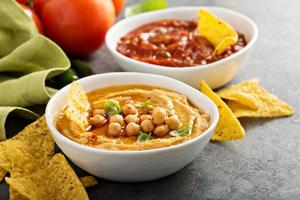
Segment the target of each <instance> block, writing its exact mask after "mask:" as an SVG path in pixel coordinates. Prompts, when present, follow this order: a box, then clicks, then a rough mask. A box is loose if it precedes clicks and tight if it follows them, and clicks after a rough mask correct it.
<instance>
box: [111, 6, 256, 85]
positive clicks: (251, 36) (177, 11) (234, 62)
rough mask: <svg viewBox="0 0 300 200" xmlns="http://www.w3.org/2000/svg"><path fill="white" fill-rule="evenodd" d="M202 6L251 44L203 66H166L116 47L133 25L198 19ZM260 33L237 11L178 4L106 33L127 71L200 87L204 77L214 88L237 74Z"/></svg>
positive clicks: (118, 61)
mask: <svg viewBox="0 0 300 200" xmlns="http://www.w3.org/2000/svg"><path fill="white" fill-rule="evenodd" d="M199 8H205V9H208V10H210V11H211V12H213V13H214V14H215V15H216V16H218V17H220V18H221V19H223V20H225V21H226V22H228V23H229V24H230V25H231V26H232V27H233V28H234V29H235V30H237V31H238V32H240V33H243V34H244V35H245V38H246V40H247V42H248V45H247V46H246V47H245V48H243V49H242V50H241V51H239V52H237V53H235V54H233V55H231V56H229V57H227V58H224V59H221V60H219V61H217V62H214V63H210V64H208V65H204V66H194V67H185V68H184V67H176V68H174V67H163V66H157V65H153V64H149V63H145V62H141V61H137V60H134V59H132V58H129V57H126V56H124V55H123V54H121V53H119V52H118V51H117V50H116V46H117V43H118V41H119V39H120V38H121V37H122V36H124V35H126V34H127V33H128V32H130V31H132V30H133V29H135V28H137V27H139V26H141V25H144V24H147V23H150V22H153V21H157V20H161V19H170V18H172V19H186V20H191V19H197V17H198V16H197V11H198V10H199ZM257 36H258V29H257V26H256V25H255V23H254V22H253V21H252V20H251V19H249V18H248V17H246V16H245V15H242V14H240V13H238V12H235V11H232V10H229V9H225V8H218V7H176V8H170V9H165V10H160V11H155V12H149V13H144V14H139V15H136V16H133V17H129V18H127V19H124V20H121V21H120V22H118V23H116V24H115V25H114V26H113V27H112V28H111V29H110V30H109V31H108V32H107V35H106V46H107V47H108V49H109V51H110V52H111V53H112V55H113V57H114V59H115V60H116V62H117V63H118V64H119V65H120V67H121V68H122V69H123V70H125V71H132V72H145V73H153V74H160V75H165V76H169V77H172V78H175V79H177V80H181V81H183V82H185V83H187V84H189V85H191V86H193V87H195V88H198V86H199V82H200V80H205V81H206V82H207V83H208V85H209V86H210V87H212V88H217V87H220V86H222V85H224V84H226V83H227V82H229V81H230V80H232V79H233V78H234V76H235V75H236V74H237V73H238V71H239V70H240V68H241V67H242V66H243V65H244V63H245V61H246V60H247V59H248V57H249V55H250V53H251V51H252V49H253V46H254V43H255V42H256V39H257Z"/></svg>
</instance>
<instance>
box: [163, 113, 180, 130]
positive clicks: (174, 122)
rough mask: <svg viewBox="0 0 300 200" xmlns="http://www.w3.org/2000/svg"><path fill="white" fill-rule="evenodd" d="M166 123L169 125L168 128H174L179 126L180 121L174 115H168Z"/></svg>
mask: <svg viewBox="0 0 300 200" xmlns="http://www.w3.org/2000/svg"><path fill="white" fill-rule="evenodd" d="M166 124H167V125H168V126H169V128H170V129H172V130H176V129H178V128H179V126H180V121H179V119H178V117H177V116H176V115H174V116H171V117H168V118H167V119H166Z"/></svg>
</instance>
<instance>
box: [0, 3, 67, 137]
mask: <svg viewBox="0 0 300 200" xmlns="http://www.w3.org/2000/svg"><path fill="white" fill-rule="evenodd" d="M0 44H1V48H0V140H4V139H6V136H5V121H6V118H7V116H8V115H9V114H10V113H12V112H13V114H14V115H13V116H15V115H16V116H18V117H23V118H24V117H25V118H29V119H34V118H36V117H38V115H37V114H36V113H34V112H33V111H30V110H29V109H28V107H30V106H34V105H39V104H45V103H47V101H48V100H49V98H50V97H51V96H52V95H53V94H54V93H55V90H54V89H53V88H50V87H47V86H46V85H45V81H46V79H48V78H51V77H53V76H56V75H58V74H61V73H62V72H64V71H65V70H67V69H68V68H69V67H70V62H69V60H68V58H67V56H66V55H65V54H64V52H63V51H62V50H61V49H60V48H59V47H58V46H57V45H56V44H55V43H54V42H52V41H51V40H49V39H47V38H46V37H44V36H42V35H40V34H38V31H37V29H36V27H35V24H34V22H33V21H32V20H31V19H30V18H29V17H28V16H27V15H26V14H25V13H24V12H23V11H22V9H21V8H20V6H19V5H18V4H17V3H16V2H15V1H14V0H0Z"/></svg>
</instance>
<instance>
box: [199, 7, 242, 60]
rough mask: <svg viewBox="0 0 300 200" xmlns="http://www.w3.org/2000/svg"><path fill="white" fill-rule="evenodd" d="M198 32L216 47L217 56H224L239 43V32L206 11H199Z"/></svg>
mask: <svg viewBox="0 0 300 200" xmlns="http://www.w3.org/2000/svg"><path fill="white" fill-rule="evenodd" d="M198 31H199V33H200V35H201V36H202V37H205V38H206V39H207V40H208V41H209V42H210V43H212V44H213V45H214V47H215V52H214V53H216V54H222V53H223V52H224V51H226V50H227V48H228V47H230V46H231V45H234V44H236V43H237V41H238V34H237V32H236V31H235V30H234V29H233V28H232V27H231V26H230V25H229V24H228V23H226V22H225V21H223V20H221V19H219V18H217V17H216V16H214V15H213V14H212V13H211V12H209V11H208V10H205V9H200V10H199V19H198Z"/></svg>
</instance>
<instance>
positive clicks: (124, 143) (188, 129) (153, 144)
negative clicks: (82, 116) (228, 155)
mask: <svg viewBox="0 0 300 200" xmlns="http://www.w3.org/2000/svg"><path fill="white" fill-rule="evenodd" d="M87 99H88V102H89V104H90V109H88V117H87V122H88V126H87V128H86V129H85V130H84V131H82V130H81V129H79V127H78V126H76V124H74V123H73V121H72V120H70V118H69V117H68V116H67V115H65V114H64V112H63V110H62V111H61V113H60V114H59V115H58V117H57V120H56V123H57V129H58V130H59V131H60V132H61V133H62V134H63V135H65V136H66V137H68V138H69V139H71V140H73V141H75V142H77V143H80V144H83V145H87V146H91V147H94V148H99V149H107V150H147V149H155V148H162V147H168V146H171V145H176V144H180V143H183V142H185V141H187V140H190V139H192V138H194V137H196V136H198V135H200V134H202V133H203V132H204V131H205V130H206V129H207V128H208V127H209V124H210V117H209V116H208V115H207V114H205V113H204V112H203V111H202V110H200V109H199V108H195V107H194V106H193V104H191V102H189V100H188V99H187V98H186V97H185V96H184V95H182V94H179V93H177V92H174V91H170V90H167V89H164V88H158V87H152V86H144V85H124V86H116V87H108V88H102V89H98V90H94V91H91V92H89V93H87Z"/></svg>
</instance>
